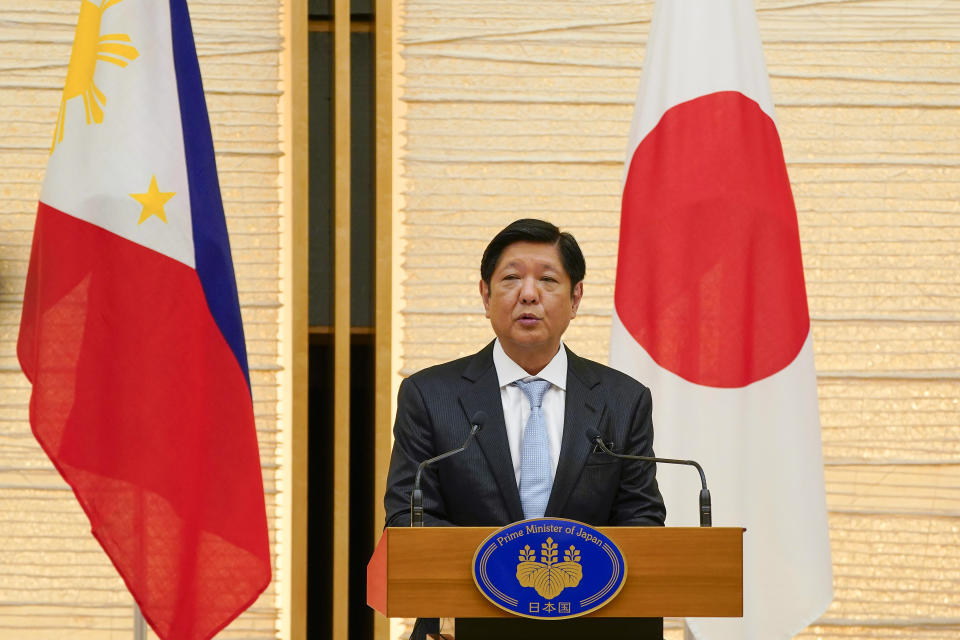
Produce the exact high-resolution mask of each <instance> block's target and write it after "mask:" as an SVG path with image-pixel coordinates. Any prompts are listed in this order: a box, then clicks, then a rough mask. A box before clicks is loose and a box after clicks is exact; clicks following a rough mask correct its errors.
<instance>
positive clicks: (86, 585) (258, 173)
mask: <svg viewBox="0 0 960 640" xmlns="http://www.w3.org/2000/svg"><path fill="white" fill-rule="evenodd" d="M79 7H80V3H79V2H78V1H77V0H63V1H60V0H52V1H46V2H43V3H39V4H35V5H29V6H28V5H25V4H23V3H22V2H21V3H14V2H11V1H9V0H0V15H2V17H3V20H0V69H2V70H3V73H2V75H0V78H2V79H0V120H2V121H3V122H4V128H3V131H2V132H0V212H2V216H0V522H3V523H4V526H3V528H2V529H3V530H2V531H0V548H2V550H0V637H3V638H17V640H33V639H38V640H39V639H44V640H47V639H49V638H62V637H70V638H78V639H80V640H83V639H85V638H91V639H102V638H124V639H126V638H131V637H132V627H133V613H132V600H131V598H130V597H129V595H128V594H127V592H126V590H125V589H124V586H123V584H122V582H121V580H120V578H119V577H118V576H117V575H116V572H115V571H114V569H113V567H112V565H111V564H110V562H109V560H108V559H107V558H106V556H105V555H104V554H103V552H102V550H101V549H100V547H99V545H98V544H97V543H96V541H95V540H94V539H93V537H92V536H90V534H89V523H88V522H87V520H86V517H85V516H84V515H83V513H82V511H81V509H80V507H79V505H78V504H77V502H76V500H75V499H74V497H73V494H72V493H71V492H70V490H69V488H67V487H66V485H65V484H64V483H63V481H62V480H61V479H60V477H59V475H58V474H57V473H56V471H55V470H54V469H53V468H52V466H51V465H50V462H49V461H48V460H47V458H46V457H45V456H44V454H43V452H42V451H41V450H40V447H39V446H38V445H37V443H36V441H35V440H34V439H33V436H32V434H31V433H30V430H29V425H28V423H27V401H28V394H29V385H28V383H27V382H26V380H25V378H24V377H23V375H22V374H21V373H20V372H19V366H18V364H17V362H16V355H15V346H16V338H17V331H18V324H19V317H20V304H21V299H22V293H23V286H24V278H25V275H26V268H27V259H28V257H29V246H30V241H31V238H32V232H33V221H34V216H35V212H36V206H37V197H38V194H39V192H40V185H41V182H42V179H43V172H44V168H45V165H46V161H47V157H48V152H49V145H50V139H51V135H52V132H53V126H54V121H55V118H56V110H57V107H58V104H59V100H60V92H61V89H62V87H63V81H64V77H65V75H66V65H67V61H68V60H69V56H70V49H71V44H72V41H73V31H74V27H75V25H76V20H77V14H78V11H79ZM190 10H191V14H192V17H193V27H194V33H195V36H196V40H197V49H198V52H199V57H200V65H201V70H202V72H203V76H204V85H205V89H206V92H207V105H208V109H209V112H210V119H211V124H212V129H213V137H214V144H215V147H216V151H217V164H218V168H219V174H220V183H221V186H222V192H223V200H224V209H225V210H226V215H227V226H228V229H229V232H230V237H231V243H232V248H233V254H234V261H235V267H236V272H237V285H238V288H239V291H240V304H241V312H242V315H243V321H244V328H245V331H246V335H247V348H248V350H249V362H250V369H251V383H252V387H253V397H254V412H255V415H256V420H257V426H258V436H259V440H260V451H261V456H262V460H263V472H264V484H265V489H266V492H267V512H268V518H269V520H270V522H271V527H272V529H273V528H274V527H275V526H276V524H277V523H278V522H279V514H278V512H277V505H278V496H277V493H276V487H277V486H278V482H277V479H276V478H277V473H278V471H279V469H278V460H279V458H278V453H279V445H280V433H279V431H278V416H277V400H278V391H277V384H278V380H277V372H278V371H279V362H278V356H277V351H278V344H277V333H278V327H277V322H278V315H277V313H278V308H279V304H280V303H279V292H278V282H279V274H278V271H279V257H278V256H279V231H278V230H279V220H278V215H279V213H278V212H279V201H280V198H279V194H278V167H279V165H278V159H279V153H280V151H279V149H280V143H279V135H280V133H279V105H278V99H279V95H280V86H279V77H280V74H279V52H280V46H281V42H280V14H279V12H280V3H279V2H253V1H252V0H234V1H230V2H226V1H219V0H191V1H190ZM271 536H275V531H273V530H272V531H271ZM273 539H275V538H273ZM275 577H276V572H275ZM276 585H277V582H276V580H275V581H274V583H273V584H272V585H271V587H270V588H269V589H268V591H267V592H266V593H265V594H264V596H263V597H261V598H260V599H259V600H258V601H257V602H256V603H254V605H253V606H252V607H251V609H250V610H249V611H248V612H247V613H245V614H244V615H243V616H241V617H240V618H239V619H238V620H237V621H236V622H235V623H234V624H232V625H231V626H230V627H229V628H228V629H227V630H225V631H224V632H223V633H221V634H220V636H219V637H223V638H230V637H244V638H274V637H276V635H277V634H276V620H277V615H278V612H277V608H276V607H277V597H276V588H277V586H276Z"/></svg>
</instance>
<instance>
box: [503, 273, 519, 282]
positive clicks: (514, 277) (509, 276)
mask: <svg viewBox="0 0 960 640" xmlns="http://www.w3.org/2000/svg"><path fill="white" fill-rule="evenodd" d="M503 279H504V280H519V279H520V276H518V275H517V274H515V273H508V274H507V275H505V276H503Z"/></svg>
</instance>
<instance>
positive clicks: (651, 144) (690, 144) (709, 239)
mask: <svg viewBox="0 0 960 640" xmlns="http://www.w3.org/2000/svg"><path fill="white" fill-rule="evenodd" d="M615 304H616V309H617V314H618V316H619V317H620V320H621V321H622V322H623V324H624V326H625V327H626V329H627V331H629V332H630V334H631V335H632V336H633V337H634V339H635V340H637V342H638V343H640V345H641V346H642V347H643V348H644V349H645V350H646V351H647V353H649V354H650V356H651V357H652V358H653V359H654V360H655V361H656V362H657V363H658V364H659V365H660V366H662V367H664V368H666V369H668V370H670V371H672V372H673V373H675V374H677V375H678V376H680V377H682V378H684V379H686V380H689V381H690V382H695V383H697V384H702V385H707V386H712V387H742V386H745V385H748V384H750V383H752V382H755V381H757V380H760V379H763V378H765V377H767V376H769V375H771V374H773V373H776V372H777V371H779V370H781V369H783V368H784V367H785V366H786V365H788V364H789V363H790V362H792V361H793V359H794V358H795V357H796V355H797V353H798V352H799V350H800V348H801V346H802V345H803V342H804V340H805V339H806V336H807V333H808V332H809V325H810V319H809V313H808V310H807V298H806V291H805V288H804V280H803V264H802V260H801V256H800V235H799V230H798V228H797V215H796V209H795V208H794V204H793V196H792V194H791V192H790V182H789V179H788V177H787V171H786V166H785V165H784V161H783V150H782V148H781V146H780V138H779V136H778V135H777V129H776V125H775V124H774V123H773V121H772V120H771V119H770V117H769V116H768V115H767V114H766V113H764V112H763V111H762V110H761V109H760V107H759V105H757V103H756V102H754V101H753V100H750V99H749V98H747V97H745V96H743V95H742V94H740V93H737V92H720V93H713V94H709V95H706V96H701V97H699V98H696V99H694V100H690V101H689V102H684V103H682V104H679V105H676V106H675V107H673V108H671V109H670V110H668V111H667V112H666V113H665V114H664V116H663V118H662V119H661V120H660V122H659V123H658V124H657V126H656V127H655V128H654V129H653V130H652V131H651V132H650V133H649V134H648V135H647V136H646V137H645V138H644V139H643V141H642V142H641V143H640V145H639V146H638V147H637V149H636V151H635V152H634V154H633V159H632V161H631V163H630V170H629V172H628V175H627V180H626V184H625V185H624V191H623V203H622V211H621V222H620V251H619V259H618V262H617V284H616V293H615Z"/></svg>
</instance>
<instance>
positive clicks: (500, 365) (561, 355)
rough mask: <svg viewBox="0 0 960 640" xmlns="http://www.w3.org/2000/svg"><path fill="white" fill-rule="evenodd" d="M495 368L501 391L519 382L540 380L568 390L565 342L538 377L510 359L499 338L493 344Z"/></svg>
mask: <svg viewBox="0 0 960 640" xmlns="http://www.w3.org/2000/svg"><path fill="white" fill-rule="evenodd" d="M493 366H494V367H496V369H497V382H498V383H499V385H500V388H501V389H502V388H503V387H506V386H507V385H510V384H513V383H514V382H516V381H517V380H524V379H526V378H540V379H542V380H546V381H547V382H549V383H550V384H552V385H553V386H555V387H557V388H559V389H562V390H563V391H566V390H567V350H566V349H565V348H564V346H563V342H561V343H560V349H558V350H557V355H555V356H553V360H551V361H550V363H549V364H547V366H545V367H544V368H543V370H542V371H541V372H540V373H538V374H537V375H536V376H531V375H530V374H529V373H527V372H526V371H524V370H523V367H521V366H520V365H518V364H517V363H516V362H514V361H513V360H511V359H510V356H508V355H507V352H506V351H504V350H503V346H502V345H501V344H500V338H497V339H496V340H494V342H493Z"/></svg>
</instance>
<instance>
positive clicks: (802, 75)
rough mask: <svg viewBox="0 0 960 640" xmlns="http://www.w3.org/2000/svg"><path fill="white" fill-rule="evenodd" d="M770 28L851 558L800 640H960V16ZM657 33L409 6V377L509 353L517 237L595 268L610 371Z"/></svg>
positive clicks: (834, 475) (834, 477) (839, 519)
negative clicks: (494, 313) (487, 272)
mask: <svg viewBox="0 0 960 640" xmlns="http://www.w3.org/2000/svg"><path fill="white" fill-rule="evenodd" d="M756 7H757V11H758V16H759V20H760V30H761V37H762V39H763V41H764V45H765V50H766V55H767V63H768V67H769V71H770V74H771V79H772V88H773V97H774V102H775V104H776V107H777V116H778V125H779V130H780V136H781V138H782V141H783V146H784V151H785V154H786V159H787V164H788V171H789V173H790V177H791V181H792V184H793V188H794V195H795V198H796V204H797V209H798V215H799V222H800V232H801V239H802V244H803V255H804V262H805V269H806V278H807V289H808V295H809V301H810V310H811V314H812V316H813V335H814V340H815V348H816V364H817V369H818V372H819V391H820V411H821V419H822V424H823V442H824V455H825V458H826V467H825V470H824V471H825V474H826V479H827V492H828V496H827V500H828V505H829V510H830V514H829V517H830V527H831V539H832V545H833V560H834V576H835V578H834V581H835V592H836V599H835V601H834V603H833V605H832V606H831V607H830V608H829V610H828V611H827V612H826V613H825V614H824V616H823V618H822V619H821V620H820V621H819V622H818V623H817V624H816V625H814V626H812V627H810V628H809V629H808V630H807V631H806V632H805V633H803V634H802V635H801V637H802V638H831V639H833V638H837V639H839V638H924V639H932V638H956V637H958V635H960V464H958V462H960V409H958V407H960V385H958V375H960V285H958V282H960V277H958V276H960V272H958V269H960V251H958V250H960V2H957V1H956V0H950V1H928V0H845V1H844V0H837V1H828V2H824V1H817V0H757V2H756ZM652 10H653V2H651V1H633V2H623V1H620V0H606V1H604V0H598V1H594V2H589V3H587V2H578V1H576V0H540V1H537V0H532V1H529V2H516V1H509V2H507V1H498V0H485V1H483V2H480V1H475V0H461V1H457V2H451V1H449V0H408V1H407V2H405V3H403V5H402V7H401V10H400V16H399V17H400V23H401V35H400V43H401V55H402V58H403V61H404V64H405V69H406V70H405V72H404V73H403V75H402V76H401V79H400V82H401V88H400V91H401V94H400V99H401V102H402V103H403V107H404V109H405V110H406V113H405V116H404V117H403V119H402V121H401V122H400V123H399V124H400V127H401V130H402V131H401V133H402V135H403V136H404V138H405V145H404V147H403V151H402V152H401V155H400V163H401V169H402V174H403V179H404V181H405V185H404V187H403V197H404V199H405V204H404V205H403V209H402V211H401V212H400V215H401V225H400V229H401V235H402V237H403V242H404V245H405V248H404V253H403V269H404V274H403V276H402V278H403V279H402V282H401V287H402V294H401V298H402V309H401V325H402V329H401V333H400V340H401V354H400V357H401V367H402V369H401V372H402V373H403V374H409V373H410V372H413V371H416V370H418V369H421V368H423V367H425V366H429V365H431V364H434V363H437V362H440V361H444V360H447V359H451V358H454V357H457V356H461V355H466V354H469V353H472V352H474V351H475V350H477V349H478V348H479V347H480V346H482V345H483V344H485V343H486V342H487V341H488V340H489V339H491V337H492V334H491V331H490V329H489V327H488V325H487V323H486V321H485V320H484V318H483V314H482V307H481V305H480V300H479V296H478V295H477V293H476V291H477V280H478V279H479V274H478V270H479V267H478V266H479V259H480V254H481V252H482V250H483V247H484V246H485V244H486V242H487V241H488V240H489V238H490V237H492V235H493V234H494V233H495V232H496V231H497V230H499V229H500V228H501V227H503V226H504V225H505V224H506V223H508V222H509V221H511V220H513V219H515V218H517V217H521V216H536V217H543V218H546V219H549V220H552V221H553V222H555V223H557V224H558V225H560V226H561V227H564V228H566V229H568V230H570V231H572V232H573V233H574V234H575V235H576V236H577V238H578V239H579V240H580V242H581V244H582V245H583V249H584V253H585V254H586V256H587V277H586V281H585V297H584V301H583V304H582V305H581V311H580V314H579V315H578V317H577V319H576V320H575V321H574V323H573V325H571V329H570V330H569V331H568V334H567V342H568V344H569V345H570V346H571V347H572V348H573V349H574V350H575V351H577V352H578V353H580V354H581V355H584V356H587V357H590V358H594V359H596V360H599V361H601V362H606V361H607V357H608V353H607V350H608V336H609V325H610V311H611V307H612V295H613V284H614V274H615V269H616V250H617V235H618V225H619V210H620V184H621V182H620V181H621V177H622V172H623V161H624V152H625V145H626V137H627V131H628V128H629V123H630V118H631V114H632V110H633V103H634V98H635V92H636V89H637V86H638V82H639V77H640V70H641V65H642V61H643V53H644V46H645V43H646V37H647V33H648V31H649V26H650V25H649V20H650V17H651V14H652ZM660 428H661V429H662V428H667V427H665V426H664V425H661V426H660ZM670 625H671V627H673V628H671V630H670V633H671V634H672V636H671V637H679V634H680V631H679V629H677V628H676V627H675V623H673V622H672V621H671V622H670Z"/></svg>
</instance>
